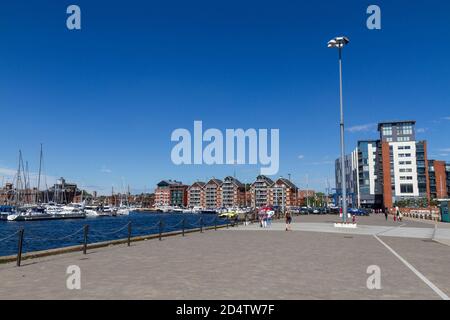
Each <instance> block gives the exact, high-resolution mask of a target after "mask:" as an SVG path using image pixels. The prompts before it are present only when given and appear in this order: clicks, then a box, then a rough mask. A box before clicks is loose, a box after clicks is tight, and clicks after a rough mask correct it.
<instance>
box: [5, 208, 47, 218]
mask: <svg viewBox="0 0 450 320" xmlns="http://www.w3.org/2000/svg"><path fill="white" fill-rule="evenodd" d="M53 218H54V215H52V214H49V213H47V212H46V211H45V208H44V207H41V206H34V207H30V206H26V207H22V208H18V209H17V210H16V212H15V213H13V214H10V215H8V217H7V220H8V221H34V220H50V219H53Z"/></svg>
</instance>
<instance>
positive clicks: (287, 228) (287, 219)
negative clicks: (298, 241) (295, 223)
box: [286, 212, 292, 231]
mask: <svg viewBox="0 0 450 320" xmlns="http://www.w3.org/2000/svg"><path fill="white" fill-rule="evenodd" d="M291 222H292V216H291V214H290V212H287V213H286V231H291Z"/></svg>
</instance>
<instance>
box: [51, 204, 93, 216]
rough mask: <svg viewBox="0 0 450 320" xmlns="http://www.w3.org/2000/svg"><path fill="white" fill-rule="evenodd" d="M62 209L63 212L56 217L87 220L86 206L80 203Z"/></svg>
mask: <svg viewBox="0 0 450 320" xmlns="http://www.w3.org/2000/svg"><path fill="white" fill-rule="evenodd" d="M61 209H62V210H61V211H60V212H57V213H56V214H55V216H57V217H59V218H64V219H69V218H70V219H76V218H86V213H85V212H84V205H82V204H80V203H71V204H68V205H65V206H63V207H62V208H61Z"/></svg>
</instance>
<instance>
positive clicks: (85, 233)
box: [83, 225, 89, 254]
mask: <svg viewBox="0 0 450 320" xmlns="http://www.w3.org/2000/svg"><path fill="white" fill-rule="evenodd" d="M88 232H89V225H85V226H84V245H83V254H86V253H87V243H88Z"/></svg>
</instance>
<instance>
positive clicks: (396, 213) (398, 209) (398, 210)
mask: <svg viewBox="0 0 450 320" xmlns="http://www.w3.org/2000/svg"><path fill="white" fill-rule="evenodd" d="M395 215H396V216H397V221H398V222H400V208H399V207H398V206H396V207H395Z"/></svg>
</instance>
